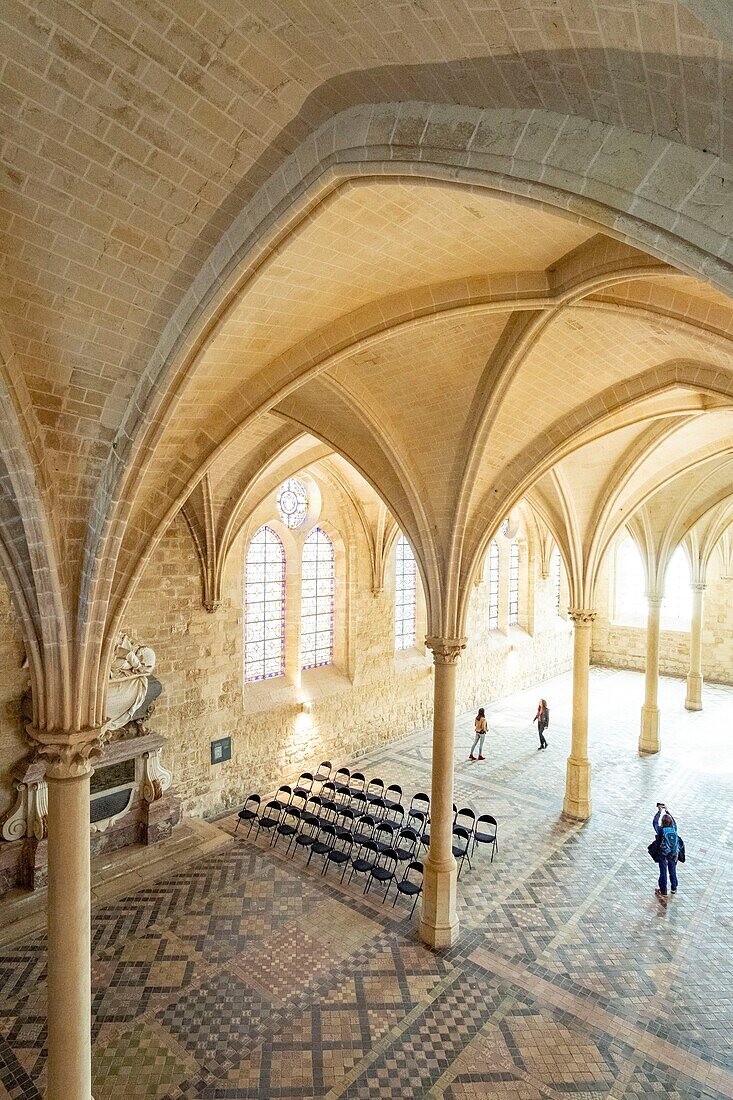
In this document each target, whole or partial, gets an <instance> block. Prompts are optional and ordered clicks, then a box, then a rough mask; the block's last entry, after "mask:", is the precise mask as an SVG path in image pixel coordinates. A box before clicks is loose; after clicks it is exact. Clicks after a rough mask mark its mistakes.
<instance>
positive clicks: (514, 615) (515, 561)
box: [509, 539, 519, 626]
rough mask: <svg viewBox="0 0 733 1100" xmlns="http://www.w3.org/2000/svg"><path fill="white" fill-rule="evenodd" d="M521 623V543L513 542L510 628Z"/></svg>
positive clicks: (510, 549)
mask: <svg viewBox="0 0 733 1100" xmlns="http://www.w3.org/2000/svg"><path fill="white" fill-rule="evenodd" d="M518 623H519V543H518V542H517V540H516V539H513V540H512V543H511V546H510V547H509V626H517V624H518Z"/></svg>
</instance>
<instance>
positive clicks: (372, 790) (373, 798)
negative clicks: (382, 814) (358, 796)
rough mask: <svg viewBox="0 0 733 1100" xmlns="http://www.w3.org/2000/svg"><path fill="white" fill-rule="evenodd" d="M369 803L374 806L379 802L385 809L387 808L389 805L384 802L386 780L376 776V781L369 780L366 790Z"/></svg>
mask: <svg viewBox="0 0 733 1100" xmlns="http://www.w3.org/2000/svg"><path fill="white" fill-rule="evenodd" d="M366 796H367V802H368V803H369V805H370V806H373V805H374V803H375V802H379V803H381V804H382V806H383V807H386V805H387V803H386V802H385V801H384V780H383V779H380V778H379V777H378V776H375V777H374V779H370V780H369V786H368V787H367V789H366Z"/></svg>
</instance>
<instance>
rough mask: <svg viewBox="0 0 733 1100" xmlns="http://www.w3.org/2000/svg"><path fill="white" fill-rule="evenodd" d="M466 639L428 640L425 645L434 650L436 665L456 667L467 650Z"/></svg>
mask: <svg viewBox="0 0 733 1100" xmlns="http://www.w3.org/2000/svg"><path fill="white" fill-rule="evenodd" d="M466 641H467V639H466V638H426V639H425V645H426V646H427V647H428V649H430V650H432V653H433V661H434V662H435V664H436V665H455V664H456V663H457V661H458V658H459V657H460V655H461V653H462V652H463V650H464V649H465V648H466Z"/></svg>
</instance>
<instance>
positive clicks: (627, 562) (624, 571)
mask: <svg viewBox="0 0 733 1100" xmlns="http://www.w3.org/2000/svg"><path fill="white" fill-rule="evenodd" d="M613 605H614V606H613V610H614V618H615V619H616V621H617V622H620V623H631V624H632V625H637V626H638V625H642V626H643V625H644V623H645V622H646V578H645V576H644V563H643V562H642V560H641V554H640V553H639V548H638V546H637V545H636V543H635V542H634V540H633V539H632V538H628V537H627V538H625V539H622V541H621V542H620V543H619V544H618V546H617V548H616V568H615V585H614V600H613Z"/></svg>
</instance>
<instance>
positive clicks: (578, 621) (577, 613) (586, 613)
mask: <svg viewBox="0 0 733 1100" xmlns="http://www.w3.org/2000/svg"><path fill="white" fill-rule="evenodd" d="M568 618H569V619H571V620H572V621H573V623H575V625H576V626H578V625H581V626H590V624H591V623H593V622H595V618H596V612H595V611H594V610H593V609H592V608H588V607H570V608H568Z"/></svg>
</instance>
